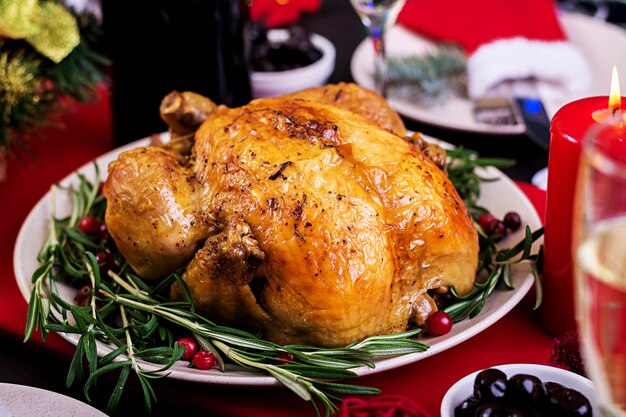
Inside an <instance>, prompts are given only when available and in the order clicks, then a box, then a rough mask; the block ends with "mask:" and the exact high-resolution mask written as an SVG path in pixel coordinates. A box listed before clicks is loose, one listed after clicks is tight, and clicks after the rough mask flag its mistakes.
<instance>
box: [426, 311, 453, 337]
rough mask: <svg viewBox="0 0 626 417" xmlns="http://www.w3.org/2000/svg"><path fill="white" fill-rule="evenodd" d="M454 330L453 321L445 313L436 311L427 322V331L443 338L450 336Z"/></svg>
mask: <svg viewBox="0 0 626 417" xmlns="http://www.w3.org/2000/svg"><path fill="white" fill-rule="evenodd" d="M451 329H452V319H451V318H450V316H449V315H448V313H446V312H445V311H441V310H439V311H435V312H434V313H433V314H431V315H430V317H428V319H427V320H426V330H427V331H428V333H430V334H434V335H436V336H441V335H444V334H448V333H449V332H450V330H451Z"/></svg>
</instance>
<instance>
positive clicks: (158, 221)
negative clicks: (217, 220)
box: [103, 146, 214, 279]
mask: <svg viewBox="0 0 626 417" xmlns="http://www.w3.org/2000/svg"><path fill="white" fill-rule="evenodd" d="M196 189H197V184H196V180H195V178H194V176H193V173H192V171H191V169H190V166H189V164H188V161H187V159H186V158H185V157H183V156H182V155H180V154H179V153H178V152H175V151H173V150H172V149H169V148H168V147H160V146H159V147H157V146H148V147H146V148H138V149H133V150H131V151H128V152H124V153H122V154H121V155H120V157H119V158H118V159H117V160H116V161H113V162H111V164H110V165H109V176H108V178H107V181H106V183H105V184H104V188H103V193H104V196H105V197H106V199H107V211H106V215H105V221H106V225H107V229H108V231H109V233H110V235H111V237H112V238H113V240H114V241H115V243H116V245H117V247H118V248H119V250H120V251H121V252H122V254H123V255H124V257H125V258H126V260H127V261H128V262H129V264H130V265H131V266H132V267H133V269H134V270H135V271H136V272H137V274H139V275H140V276H141V277H143V278H146V279H158V278H163V277H166V276H167V275H169V274H170V273H171V272H173V271H174V270H176V269H178V268H180V267H182V266H184V265H185V264H186V263H187V262H188V261H189V259H191V257H193V255H194V253H195V252H196V251H197V250H198V245H199V244H201V243H203V242H204V240H205V239H206V238H207V237H208V236H209V235H210V234H211V232H212V231H213V229H214V225H213V221H212V216H211V215H210V213H209V212H208V211H205V210H204V209H203V208H202V207H201V206H200V202H201V201H200V198H199V193H198V192H196Z"/></svg>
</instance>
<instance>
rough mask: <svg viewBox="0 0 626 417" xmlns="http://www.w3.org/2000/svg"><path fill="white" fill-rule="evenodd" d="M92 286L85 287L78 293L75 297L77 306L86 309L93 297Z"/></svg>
mask: <svg viewBox="0 0 626 417" xmlns="http://www.w3.org/2000/svg"><path fill="white" fill-rule="evenodd" d="M91 288H92V287H91V284H87V285H83V286H82V287H80V288H79V289H78V291H76V295H75V296H74V301H76V304H77V305H79V306H81V307H85V306H86V305H87V303H88V302H89V297H90V296H91Z"/></svg>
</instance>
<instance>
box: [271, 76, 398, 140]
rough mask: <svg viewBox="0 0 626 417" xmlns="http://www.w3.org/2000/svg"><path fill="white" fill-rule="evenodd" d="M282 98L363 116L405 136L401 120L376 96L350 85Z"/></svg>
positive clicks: (339, 85)
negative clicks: (300, 100)
mask: <svg viewBox="0 0 626 417" xmlns="http://www.w3.org/2000/svg"><path fill="white" fill-rule="evenodd" d="M283 98H290V99H291V98H301V99H304V100H309V101H315V102H318V103H325V104H330V105H332V106H336V107H339V108H342V109H345V110H349V111H351V112H353V113H356V114H360V115H361V116H364V117H365V118H366V119H368V120H369V121H371V122H373V123H374V124H376V125H378V126H380V127H382V128H383V129H386V130H388V131H390V132H392V133H395V134H396V135H398V136H405V135H406V128H405V127H404V123H402V119H401V118H400V116H398V113H396V112H395V111H394V110H393V109H392V108H391V107H389V104H387V102H386V101H385V100H384V99H383V98H382V97H381V96H380V95H378V94H376V93H374V92H373V91H370V90H368V89H366V88H363V87H359V86H358V85H356V84H352V83H339V84H329V85H325V86H322V87H313V88H307V89H306V90H302V91H298V92H296V93H292V94H287V95H285V96H283Z"/></svg>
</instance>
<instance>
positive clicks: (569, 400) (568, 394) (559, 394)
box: [547, 388, 593, 417]
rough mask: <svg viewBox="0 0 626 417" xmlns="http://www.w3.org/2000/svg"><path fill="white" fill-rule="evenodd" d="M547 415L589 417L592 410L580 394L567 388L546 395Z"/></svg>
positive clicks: (587, 401)
mask: <svg viewBox="0 0 626 417" xmlns="http://www.w3.org/2000/svg"><path fill="white" fill-rule="evenodd" d="M547 409H548V412H549V413H552V414H554V415H557V416H562V417H591V416H592V414H593V410H592V408H591V404H590V403H589V400H588V399H587V398H586V397H585V396H584V395H582V394H581V393H580V392H578V391H576V390H573V389H569V388H557V389H555V390H552V391H551V392H550V393H549V394H548V401H547Z"/></svg>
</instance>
